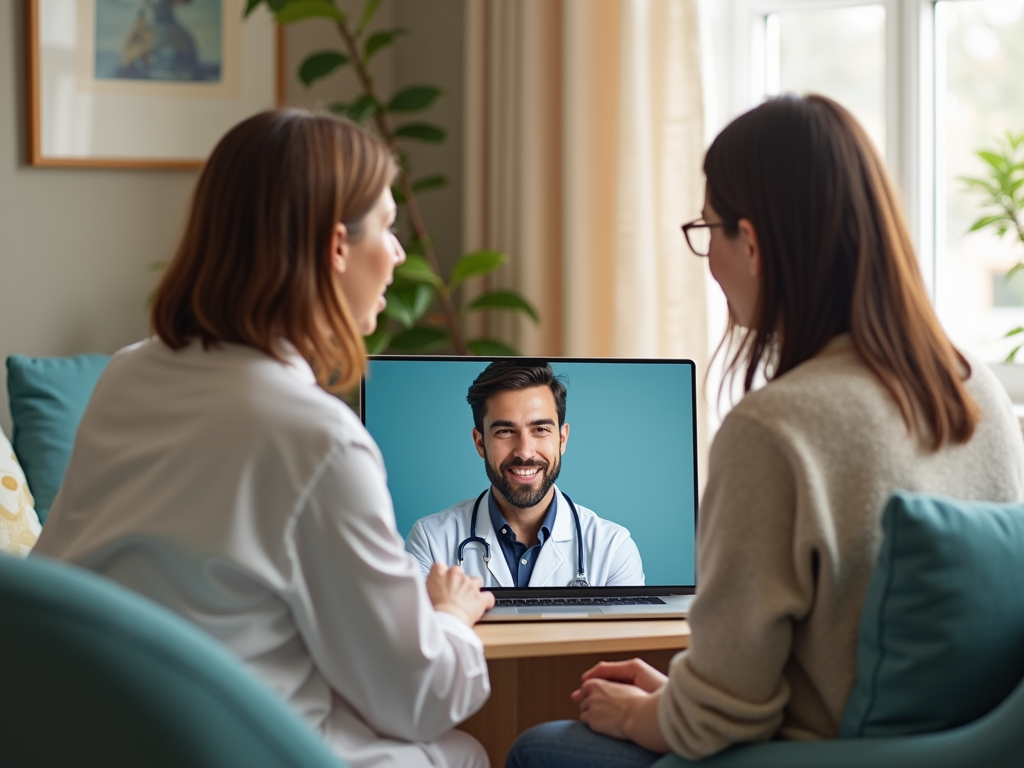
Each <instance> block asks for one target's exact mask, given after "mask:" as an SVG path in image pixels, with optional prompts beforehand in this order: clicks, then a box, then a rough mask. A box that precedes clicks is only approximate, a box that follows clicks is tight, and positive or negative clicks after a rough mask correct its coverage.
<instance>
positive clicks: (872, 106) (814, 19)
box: [701, 0, 1024, 362]
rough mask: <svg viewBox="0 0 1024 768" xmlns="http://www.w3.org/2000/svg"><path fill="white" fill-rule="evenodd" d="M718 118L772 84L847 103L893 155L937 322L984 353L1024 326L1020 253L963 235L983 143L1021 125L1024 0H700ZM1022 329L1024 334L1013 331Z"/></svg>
mask: <svg viewBox="0 0 1024 768" xmlns="http://www.w3.org/2000/svg"><path fill="white" fill-rule="evenodd" d="M701 10H702V14H703V18H704V22H705V24H706V26H707V28H708V30H709V32H708V33H707V37H708V38H710V39H709V40H708V44H709V45H708V47H709V48H710V49H711V50H712V54H711V56H710V60H709V59H708V57H706V59H705V61H706V64H707V65H709V66H710V68H711V70H712V75H711V77H709V78H708V79H707V83H708V88H707V89H708V91H709V93H710V95H711V99H710V102H709V105H708V108H709V110H710V112H711V115H710V119H709V126H708V127H709V129H710V131H711V132H712V134H713V132H715V131H717V130H718V129H720V128H721V127H722V126H724V125H725V124H726V123H727V122H728V121H729V120H730V119H732V117H734V116H735V115H737V114H739V113H741V112H743V111H744V110H746V109H748V108H750V107H751V106H754V105H755V104H757V103H759V102H760V101H761V100H762V99H763V98H765V96H766V95H771V94H775V93H782V92H787V91H794V92H797V93H803V92H807V91H816V92H820V93H824V94H826V95H828V96H831V97H833V98H835V99H836V100H837V101H839V102H841V103H842V104H844V105H845V106H847V107H848V108H849V109H850V110H851V111H852V112H853V113H854V114H855V115H856V116H857V118H858V119H859V120H860V121H861V122H862V123H863V124H864V125H865V127H866V128H867V129H868V132H869V133H870V134H871V136H872V138H873V139H874V140H875V142H876V144H877V145H878V147H879V148H880V150H881V151H882V153H883V154H884V156H885V158H886V163H887V165H888V166H889V169H890V172H891V173H892V175H893V177H894V179H895V180H896V183H897V185H898V186H899V187H900V190H901V193H902V195H903V199H904V208H905V211H906V213H907V219H908V223H909V225H910V228H911V234H912V236H913V238H914V242H915V245H916V247H917V251H918V256H919V258H920V260H921V267H922V273H923V274H924V276H925V280H926V282H927V283H928V286H929V291H930V292H931V294H932V297H933V300H934V303H935V307H936V310H937V312H938V314H939V319H940V320H941V322H942V323H943V325H944V327H945V328H946V331H947V333H949V335H950V337H951V338H952V339H953V341H954V342H955V343H956V344H958V345H959V346H961V347H962V348H964V349H966V350H968V351H970V352H972V353H974V354H975V355H978V356H979V357H981V358H982V359H984V360H986V361H989V362H998V361H1000V360H1001V359H1003V358H1004V357H1005V355H1006V353H1007V351H1008V350H1009V349H1010V348H1011V347H1012V346H1014V343H1013V340H1012V339H1010V340H1008V339H1005V338H1003V337H1004V335H1005V333H1006V331H1008V330H1009V329H1011V328H1013V327H1016V326H1019V325H1024V274H1019V275H1018V276H1017V277H1015V278H1014V279H1013V280H1012V281H1010V282H1007V281H1006V280H1005V279H1004V278H1005V275H1006V271H1007V270H1008V269H1009V267H1010V266H1011V265H1012V264H1014V263H1016V261H1017V260H1018V259H1020V258H1021V257H1022V256H1024V246H1022V245H1021V244H1020V243H1019V242H1015V240H1014V239H1013V238H1012V237H1011V236H1010V235H1007V236H1006V237H1005V238H1003V239H999V238H997V237H996V236H995V235H994V234H993V233H990V232H988V231H980V232H975V233H968V232H967V230H968V229H969V227H970V225H971V223H972V222H973V221H974V220H975V219H977V218H978V217H979V216H980V215H981V214H982V210H981V205H982V198H981V197H980V196H979V195H978V193H977V192H974V191H970V190H968V189H967V188H966V186H965V185H964V183H963V182H962V181H961V180H960V179H961V177H963V176H981V175H983V174H984V163H983V162H982V161H981V160H980V159H979V158H978V157H977V156H976V155H975V151H976V150H978V149H983V148H993V147H994V144H995V139H996V138H997V137H998V136H1001V135H1002V134H1003V133H1005V131H1007V130H1013V131H1016V132H1021V131H1024V77H1021V74H1020V73H1022V72H1024V0H874V2H872V1H871V0H732V2H731V3H721V2H718V1H717V0H703V4H702V6H701ZM1019 339H1020V337H1018V340H1019Z"/></svg>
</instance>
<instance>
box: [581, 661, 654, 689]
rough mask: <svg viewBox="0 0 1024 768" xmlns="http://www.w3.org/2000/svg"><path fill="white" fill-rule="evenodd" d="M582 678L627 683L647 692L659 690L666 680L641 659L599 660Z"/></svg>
mask: <svg viewBox="0 0 1024 768" xmlns="http://www.w3.org/2000/svg"><path fill="white" fill-rule="evenodd" d="M583 679H584V680H611V681H613V682H616V683H628V684H629V685H635V686H636V687H637V688H640V689H641V690H644V691H646V692H647V693H654V692H655V691H657V690H660V689H661V688H662V687H663V686H664V685H665V683H667V682H668V678H667V677H666V676H665V675H663V674H662V673H661V672H659V671H658V670H656V669H655V668H654V667H652V666H651V665H650V664H648V663H647V662H646V661H644V660H642V659H630V660H629V661H599V662H598V663H597V664H595V665H594V666H592V667H591V668H590V669H588V670H587V671H586V672H584V673H583Z"/></svg>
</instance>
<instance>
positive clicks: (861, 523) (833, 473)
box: [659, 335, 1024, 759]
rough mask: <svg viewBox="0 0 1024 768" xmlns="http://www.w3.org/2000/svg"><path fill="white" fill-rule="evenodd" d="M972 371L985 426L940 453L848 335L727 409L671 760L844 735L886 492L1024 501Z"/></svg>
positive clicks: (1009, 452) (992, 408)
mask: <svg viewBox="0 0 1024 768" xmlns="http://www.w3.org/2000/svg"><path fill="white" fill-rule="evenodd" d="M971 364H972V367H973V374H972V375H971V377H970V379H969V380H968V382H967V387H968V390H969V391H970V393H971V396H972V397H973V398H974V400H975V402H976V403H977V404H978V406H979V407H980V408H981V411H982V414H983V415H982V419H981V421H980V423H979V424H978V427H977V429H976V431H975V433H974V436H973V438H972V439H971V440H970V442H968V443H967V444H966V445H949V444H947V445H946V446H944V447H943V448H941V449H940V450H939V451H937V452H932V451H930V450H929V449H928V447H927V446H926V445H923V444H922V443H921V442H920V441H919V440H918V439H916V438H914V437H912V436H911V435H909V434H908V432H907V429H906V427H905V425H904V422H903V419H902V417H901V416H900V412H899V409H898V408H897V406H896V404H895V401H894V400H893V398H892V397H891V396H890V395H889V394H888V392H887V391H886V390H885V389H884V388H883V386H882V384H881V382H880V381H879V380H878V379H877V378H876V377H875V376H874V374H873V373H872V372H871V371H870V369H869V368H868V367H867V365H866V364H865V363H864V362H863V360H862V359H861V358H860V356H859V355H858V354H857V353H856V351H855V350H854V349H853V345H852V341H851V339H850V337H849V336H848V335H844V336H840V337H837V338H836V339H834V340H833V341H832V342H831V343H830V344H829V345H828V347H826V349H825V350H824V351H823V352H822V353H821V354H820V355H818V356H817V357H816V358H814V359H812V360H810V361H808V362H806V363H804V364H803V365H801V366H799V367H797V368H795V369H794V370H792V371H790V372H789V373H787V374H786V375H784V376H782V377H780V378H779V379H777V380H775V381H773V382H772V383H770V384H768V385H767V386H766V387H764V388H763V389H761V390H759V391H757V392H754V393H751V394H749V395H747V396H746V397H745V398H744V399H743V400H742V401H741V402H740V403H739V404H737V406H736V407H735V408H734V409H733V410H732V411H731V412H730V413H729V415H728V416H727V417H726V419H725V420H724V422H723V424H722V428H721V430H720V431H719V432H718V435H717V437H716V438H715V442H714V445H713V446H712V449H711V459H710V469H709V474H708V484H707V489H706V491H705V493H704V498H703V501H702V503H701V506H700V517H699V525H698V536H697V547H698V560H697V573H698V577H697V595H698V597H697V600H696V601H695V602H694V604H693V609H692V611H691V613H690V625H691V628H692V631H693V635H692V638H691V641H690V647H689V649H688V650H687V651H684V652H682V653H680V654H679V655H677V656H676V657H675V659H674V660H673V662H672V667H671V671H670V676H669V683H668V686H667V688H666V689H665V691H664V693H663V696H662V700H661V703H660V710H659V717H660V725H661V730H662V732H663V733H664V735H665V737H666V739H667V740H668V742H669V744H670V745H671V746H672V749H673V750H674V751H675V752H677V753H678V754H680V755H682V756H684V757H687V758H690V759H696V758H700V757H706V756H708V755H711V754H714V753H716V752H718V751H720V750H722V749H724V748H725V747H727V746H729V745H730V744H734V743H737V742H754V741H765V740H768V739H771V738H773V737H774V738H779V737H781V738H787V739H823V738H833V737H835V736H836V735H837V733H838V730H839V721H840V719H841V717H842V713H843V708H844V706H845V705H846V700H847V698H848V696H849V694H850V691H851V689H852V687H853V682H854V676H855V674H856V668H855V666H856V665H855V661H856V647H857V629H858V624H859V620H860V612H861V607H862V604H863V601H864V595H865V592H866V591H867V585H868V580H869V578H870V576H871V570H872V568H873V567H874V564H875V559H876V556H877V554H878V550H879V547H880V544H881V527H880V519H881V512H882V508H883V506H884V504H885V502H886V500H887V499H888V498H889V495H890V494H891V493H892V492H893V491H894V490H896V489H905V490H910V491H921V492H927V493H935V494H942V495H946V496H953V497H956V498H961V499H982V500H990V501H1019V500H1020V499H1021V498H1022V494H1024V441H1022V439H1021V430H1020V425H1019V424H1018V422H1017V420H1016V419H1015V418H1014V416H1013V411H1012V408H1011V405H1010V401H1009V398H1008V397H1007V395H1006V393H1005V391H1004V390H1003V388H1002V387H1001V386H1000V385H999V383H998V381H996V379H995V377H994V375H993V374H992V372H991V371H990V370H989V369H988V367H987V366H985V365H984V364H983V363H978V362H976V361H973V360H972V361H971Z"/></svg>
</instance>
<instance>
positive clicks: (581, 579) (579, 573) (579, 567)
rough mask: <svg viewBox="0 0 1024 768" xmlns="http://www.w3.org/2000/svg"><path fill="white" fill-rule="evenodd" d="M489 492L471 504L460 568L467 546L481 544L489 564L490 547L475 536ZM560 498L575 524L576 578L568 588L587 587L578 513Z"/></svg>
mask: <svg viewBox="0 0 1024 768" xmlns="http://www.w3.org/2000/svg"><path fill="white" fill-rule="evenodd" d="M490 490H491V489H490V488H488V489H487V490H485V491H484V492H483V493H481V494H480V495H479V496H477V497H476V503H474V504H473V516H472V517H471V518H470V519H469V536H468V537H466V538H465V539H463V540H462V541H460V542H459V550H458V553H457V554H458V558H459V565H460V566H461V565H462V561H463V559H464V558H463V553H464V550H465V549H466V545H467V544H483V545H484V564H485V565H486V564H487V563H490V562H491V545H490V544H488V543H487V541H486V539H483V538H482V537H480V536H477V535H476V516H477V513H478V512H479V511H480V502H481V501H483V500H484V496H486V495H487V494H488V492H489V491H490ZM562 498H564V499H565V500H566V501H567V502H569V509H570V510H572V520H573V522H574V523H576V578H574V579H572V580H571V581H570V582H569V584H568V586H570V587H589V586H590V582H589V581H587V575H586V571H585V570H584V568H583V529H582V528H580V513H579V512H577V511H576V505H575V504H573V503H572V499H570V498H569V497H568V496H566V495H565V494H564V493H563V494H562ZM556 503H557V502H556Z"/></svg>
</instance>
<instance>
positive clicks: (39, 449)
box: [7, 355, 110, 523]
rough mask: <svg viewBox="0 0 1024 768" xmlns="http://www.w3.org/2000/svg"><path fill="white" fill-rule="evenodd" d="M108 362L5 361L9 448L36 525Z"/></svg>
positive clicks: (81, 358) (95, 358) (87, 358)
mask: <svg viewBox="0 0 1024 768" xmlns="http://www.w3.org/2000/svg"><path fill="white" fill-rule="evenodd" d="M109 360H110V357H109V356H108V355H75V356H74V357H23V356H22V355H11V356H10V357H8V358H7V394H8V397H9V398H10V405H11V419H12V420H13V421H14V439H13V441H12V442H13V444H14V452H15V453H16V454H17V456H18V461H19V462H21V467H22V469H23V470H24V471H25V477H26V479H27V480H28V487H29V489H30V490H31V491H32V495H33V496H35V500H36V513H37V514H38V515H39V522H40V523H45V522H46V516H47V515H48V514H49V512H50V506H51V505H52V504H53V500H54V499H55V498H56V496H57V491H58V490H60V485H61V483H62V482H63V480H64V470H65V469H67V466H68V458H69V457H70V456H71V446H72V445H73V444H74V442H75V432H76V430H77V429H78V422H79V421H81V420H82V414H83V413H84V412H85V406H86V404H87V403H88V402H89V398H90V397H91V396H92V391H93V389H94V388H95V386H96V381H97V380H98V379H99V377H100V374H101V373H102V372H103V369H104V368H106V366H107V362H108V361H109Z"/></svg>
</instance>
